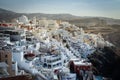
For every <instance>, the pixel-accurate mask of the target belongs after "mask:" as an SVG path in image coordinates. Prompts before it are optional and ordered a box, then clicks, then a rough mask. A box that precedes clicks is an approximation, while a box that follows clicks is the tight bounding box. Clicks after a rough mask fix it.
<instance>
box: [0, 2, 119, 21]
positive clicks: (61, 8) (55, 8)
mask: <svg viewBox="0 0 120 80" xmlns="http://www.w3.org/2000/svg"><path fill="white" fill-rule="evenodd" d="M0 8H4V9H8V10H12V11H15V12H20V13H24V12H25V13H36V12H37V13H51V14H54V13H70V14H73V15H78V16H103V17H111V18H119V19H120V0H0Z"/></svg>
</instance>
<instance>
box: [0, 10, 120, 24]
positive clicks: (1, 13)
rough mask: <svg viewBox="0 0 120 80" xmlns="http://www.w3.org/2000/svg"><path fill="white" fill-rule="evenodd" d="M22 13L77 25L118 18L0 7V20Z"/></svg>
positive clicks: (118, 21)
mask: <svg viewBox="0 0 120 80" xmlns="http://www.w3.org/2000/svg"><path fill="white" fill-rule="evenodd" d="M22 15H26V16H27V17H28V18H33V17H34V16H36V17H37V18H39V19H41V18H47V19H56V20H66V21H69V22H70V23H73V24H77V25H79V24H80V23H82V24H93V23H99V22H101V21H102V22H103V21H104V22H106V23H107V24H110V25H111V24H119V25H120V19H112V18H105V17H81V16H74V15H71V14H44V13H29V14H27V13H16V12H13V11H9V10H5V9H2V8H0V22H1V21H7V22H8V21H11V20H12V19H14V18H18V17H20V16H22Z"/></svg>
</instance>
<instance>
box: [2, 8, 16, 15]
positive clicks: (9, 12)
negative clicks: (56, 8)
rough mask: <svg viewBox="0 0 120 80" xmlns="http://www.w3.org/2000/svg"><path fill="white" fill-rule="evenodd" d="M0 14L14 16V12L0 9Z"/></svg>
mask: <svg viewBox="0 0 120 80" xmlns="http://www.w3.org/2000/svg"><path fill="white" fill-rule="evenodd" d="M1 13H8V14H14V13H15V12H13V11H9V10H5V9H2V8H0V14H1Z"/></svg>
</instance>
